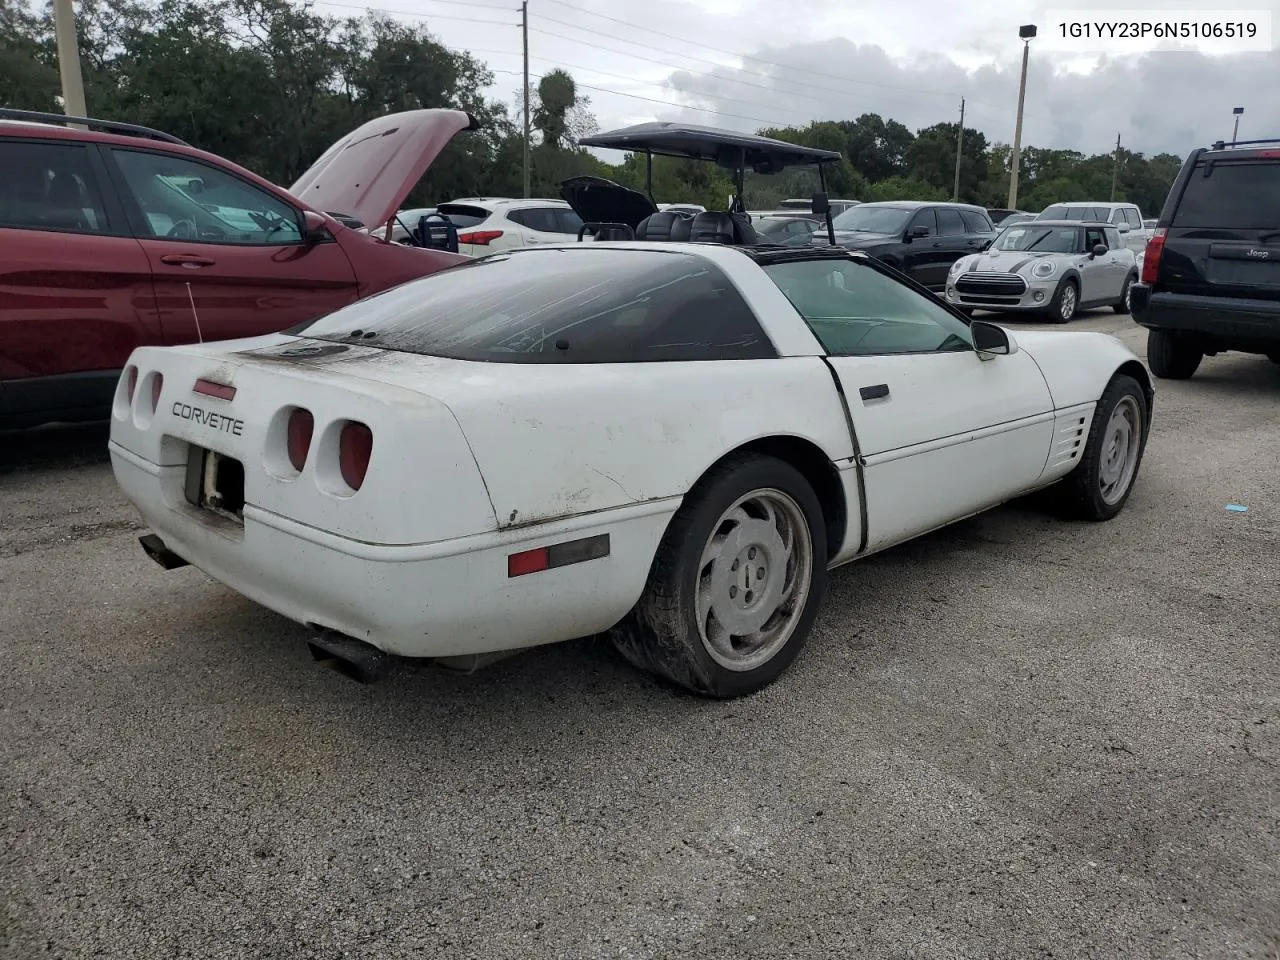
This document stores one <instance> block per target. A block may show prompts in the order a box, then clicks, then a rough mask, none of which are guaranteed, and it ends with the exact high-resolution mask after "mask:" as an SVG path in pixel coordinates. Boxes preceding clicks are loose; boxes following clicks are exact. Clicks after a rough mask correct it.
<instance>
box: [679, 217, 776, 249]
mask: <svg viewBox="0 0 1280 960" xmlns="http://www.w3.org/2000/svg"><path fill="white" fill-rule="evenodd" d="M689 239H690V240H691V241H693V242H694V243H727V244H734V245H740V246H751V245H754V244H757V243H759V242H760V237H759V236H758V235H757V234H756V231H755V228H754V227H753V226H751V223H750V221H748V220H747V219H746V217H743V216H735V215H734V214H731V213H715V212H712V211H707V212H706V213H700V214H698V215H697V216H695V217H694V218H693V223H692V224H690V226H689Z"/></svg>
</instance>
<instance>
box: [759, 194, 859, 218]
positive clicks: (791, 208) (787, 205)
mask: <svg viewBox="0 0 1280 960" xmlns="http://www.w3.org/2000/svg"><path fill="white" fill-rule="evenodd" d="M860 202H861V201H859V200H830V199H829V200H828V201H827V203H828V204H830V205H831V215H832V216H833V217H838V216H840V214H842V213H844V212H845V211H846V210H848V209H849V208H850V207H856V206H858V204H859V203H860ZM778 209H779V210H780V211H785V212H787V213H808V212H810V211H811V210H812V209H813V200H812V199H809V198H805V197H793V198H791V199H789V200H780V201H778Z"/></svg>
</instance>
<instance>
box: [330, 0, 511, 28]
mask: <svg viewBox="0 0 1280 960" xmlns="http://www.w3.org/2000/svg"><path fill="white" fill-rule="evenodd" d="M312 2H313V3H315V4H316V5H317V6H322V7H342V8H344V9H347V10H363V11H364V12H365V13H382V14H397V15H399V16H409V17H417V18H419V19H421V20H449V21H451V22H453V23H483V24H487V25H488V26H491V27H518V26H519V24H518V23H510V22H508V21H505V20H481V19H478V18H476V17H455V16H452V15H450V14H444V13H422V12H413V13H410V12H409V11H407V10H382V9H379V8H377V7H366V6H362V5H361V4H358V3H338V2H337V0H312ZM432 2H435V3H441V2H443V0H432ZM460 2H461V0H459V3H460ZM466 6H470V4H466ZM483 9H486V10H493V11H494V12H495V13H505V12H507V11H506V10H505V9H504V8H502V7H484V8H483Z"/></svg>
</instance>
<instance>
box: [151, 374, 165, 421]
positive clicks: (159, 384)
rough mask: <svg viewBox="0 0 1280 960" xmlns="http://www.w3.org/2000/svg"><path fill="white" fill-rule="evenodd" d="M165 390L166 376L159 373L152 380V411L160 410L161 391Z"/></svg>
mask: <svg viewBox="0 0 1280 960" xmlns="http://www.w3.org/2000/svg"><path fill="white" fill-rule="evenodd" d="M163 388H164V375H163V374H159V373H157V374H156V375H155V377H153V378H152V380H151V410H152V412H154V411H156V410H158V409H159V408H160V391H161V390H162V389H163Z"/></svg>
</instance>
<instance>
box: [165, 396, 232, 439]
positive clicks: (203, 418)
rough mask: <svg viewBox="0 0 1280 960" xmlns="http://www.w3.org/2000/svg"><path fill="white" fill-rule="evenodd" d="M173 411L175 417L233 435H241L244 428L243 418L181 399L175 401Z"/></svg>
mask: <svg viewBox="0 0 1280 960" xmlns="http://www.w3.org/2000/svg"><path fill="white" fill-rule="evenodd" d="M172 413H173V415H174V416H175V417H180V418H182V419H183V420H190V421H192V422H193V423H198V424H200V425H201V426H205V427H212V428H213V429H214V430H218V431H220V432H222V433H229V434H231V435H232V436H233V437H238V436H240V434H241V433H242V432H243V430H244V421H243V420H237V419H235V418H234V417H228V416H226V415H225V414H221V413H214V411H212V410H205V409H203V408H201V407H193V406H192V405H191V404H189V403H183V402H182V401H181V400H175V401H174V402H173V410H172Z"/></svg>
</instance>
